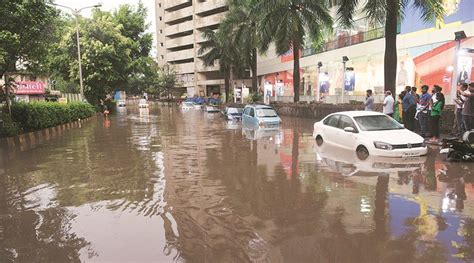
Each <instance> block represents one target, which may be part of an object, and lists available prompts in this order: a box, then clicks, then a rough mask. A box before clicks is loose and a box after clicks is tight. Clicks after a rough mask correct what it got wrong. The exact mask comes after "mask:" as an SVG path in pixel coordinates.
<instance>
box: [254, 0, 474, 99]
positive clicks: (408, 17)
mask: <svg viewBox="0 0 474 263" xmlns="http://www.w3.org/2000/svg"><path fill="white" fill-rule="evenodd" d="M337 4H338V2H337V1H334V5H335V6H334V7H333V10H332V11H333V12H334V13H335V8H336V6H337ZM444 4H445V10H446V16H445V17H444V19H443V20H442V21H436V22H433V23H426V22H424V21H423V20H422V18H421V17H422V16H421V14H420V12H419V11H418V10H416V9H414V8H412V7H411V5H409V7H408V10H406V12H405V17H404V19H403V20H402V22H401V23H400V24H399V29H398V31H399V34H398V36H397V48H398V66H397V93H399V92H400V91H401V90H402V89H403V88H404V87H405V86H407V85H409V86H416V87H418V88H420V87H421V86H422V85H425V84H426V85H429V86H430V87H432V86H433V85H435V84H436V85H439V86H441V87H443V92H444V93H445V94H446V95H447V97H451V96H452V94H453V92H455V90H456V87H457V86H458V85H459V84H461V83H466V82H470V81H473V80H474V78H473V77H472V76H473V74H474V72H473V67H472V65H473V59H474V13H473V12H471V11H469V10H473V9H474V1H470V0H445V1H444ZM460 31H464V33H465V35H466V38H464V39H461V40H459V41H456V40H455V33H456V32H460ZM458 44H459V46H458ZM384 52H385V40H384V28H383V25H373V24H371V23H369V21H368V19H366V18H364V17H363V15H359V16H358V17H356V24H355V26H354V27H353V28H352V29H351V30H347V29H344V28H337V27H336V28H335V30H334V35H333V36H332V37H330V39H328V41H327V42H326V43H324V44H323V45H322V46H321V47H319V49H318V50H315V49H314V48H311V47H309V48H306V49H303V50H301V51H300V54H299V55H300V57H301V61H300V64H301V89H300V94H301V95H303V96H302V97H301V99H302V100H307V101H314V100H318V99H320V100H323V101H325V102H329V103H338V102H341V101H342V100H343V101H344V102H349V101H350V100H358V101H362V100H364V98H365V91H366V90H367V89H372V90H373V91H375V94H376V100H378V101H380V100H381V99H383V91H384V89H385V88H384V66H383V65H384ZM344 56H346V57H347V58H348V59H349V60H348V61H346V62H345V63H343V59H342V58H343V57H344ZM258 73H259V77H260V84H261V85H263V86H264V87H265V90H266V91H267V92H265V94H267V93H270V94H271V95H272V97H273V98H272V99H274V100H275V99H276V100H280V101H292V96H293V77H292V75H293V52H289V53H288V54H285V55H283V56H277V55H275V53H274V52H273V53H272V52H268V55H267V56H261V57H260V58H259V61H258ZM342 90H344V93H342V92H341V91H342ZM454 94H455V93H454ZM447 103H452V100H451V99H450V98H448V99H447Z"/></svg>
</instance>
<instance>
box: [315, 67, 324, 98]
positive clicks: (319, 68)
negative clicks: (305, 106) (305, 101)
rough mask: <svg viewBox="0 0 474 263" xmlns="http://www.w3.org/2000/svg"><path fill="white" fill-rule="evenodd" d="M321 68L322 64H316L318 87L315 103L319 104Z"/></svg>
mask: <svg viewBox="0 0 474 263" xmlns="http://www.w3.org/2000/svg"><path fill="white" fill-rule="evenodd" d="M322 67H323V62H321V61H319V62H318V85H317V87H316V101H317V102H319V101H320V100H321V94H320V92H321V90H320V87H321V68H322Z"/></svg>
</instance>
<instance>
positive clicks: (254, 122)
mask: <svg viewBox="0 0 474 263" xmlns="http://www.w3.org/2000/svg"><path fill="white" fill-rule="evenodd" d="M280 123H281V119H280V117H279V116H278V114H277V113H276V112H275V110H274V109H273V108H272V107H270V106H268V105H247V106H245V108H244V112H243V113H242V124H243V125H244V126H247V127H260V128H279V127H280Z"/></svg>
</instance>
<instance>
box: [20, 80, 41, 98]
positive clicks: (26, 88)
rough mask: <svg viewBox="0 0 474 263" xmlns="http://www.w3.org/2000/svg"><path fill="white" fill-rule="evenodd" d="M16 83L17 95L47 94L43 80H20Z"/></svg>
mask: <svg viewBox="0 0 474 263" xmlns="http://www.w3.org/2000/svg"><path fill="white" fill-rule="evenodd" d="M15 84H16V87H15V94H17V95H31V94H45V90H44V83H43V82H39V81H19V82H16V83H15Z"/></svg>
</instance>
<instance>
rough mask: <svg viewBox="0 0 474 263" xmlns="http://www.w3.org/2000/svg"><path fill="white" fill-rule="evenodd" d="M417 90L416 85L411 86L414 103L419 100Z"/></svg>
mask: <svg viewBox="0 0 474 263" xmlns="http://www.w3.org/2000/svg"><path fill="white" fill-rule="evenodd" d="M417 91H418V89H417V88H416V87H411V95H413V97H414V98H415V102H416V103H418V102H419V101H420V95H418V93H417Z"/></svg>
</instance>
